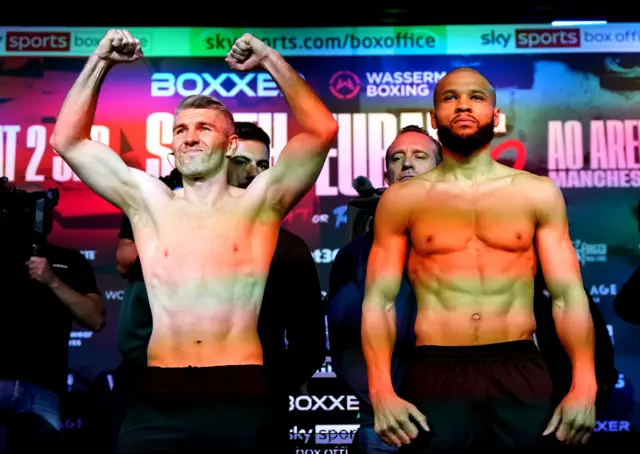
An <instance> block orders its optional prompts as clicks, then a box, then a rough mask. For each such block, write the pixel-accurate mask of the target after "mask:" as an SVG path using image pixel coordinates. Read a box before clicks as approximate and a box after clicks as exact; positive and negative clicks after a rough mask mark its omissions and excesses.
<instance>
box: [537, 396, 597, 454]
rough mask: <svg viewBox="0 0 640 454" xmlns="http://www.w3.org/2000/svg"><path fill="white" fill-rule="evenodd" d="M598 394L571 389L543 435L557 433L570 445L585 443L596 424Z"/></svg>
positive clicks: (557, 435)
mask: <svg viewBox="0 0 640 454" xmlns="http://www.w3.org/2000/svg"><path fill="white" fill-rule="evenodd" d="M595 401H596V396H595V393H592V392H582V391H578V390H575V391H574V390H572V391H569V394H567V395H566V396H565V398H564V399H562V402H560V405H558V408H556V411H555V412H553V416H552V417H551V421H549V424H547V428H546V429H545V431H544V432H543V433H542V435H549V434H551V433H553V432H555V433H556V438H557V439H558V440H560V441H563V442H565V443H566V444H568V445H577V444H579V443H582V444H585V443H586V442H587V441H588V440H589V438H590V437H591V433H592V432H593V428H594V427H595V425H596V405H595Z"/></svg>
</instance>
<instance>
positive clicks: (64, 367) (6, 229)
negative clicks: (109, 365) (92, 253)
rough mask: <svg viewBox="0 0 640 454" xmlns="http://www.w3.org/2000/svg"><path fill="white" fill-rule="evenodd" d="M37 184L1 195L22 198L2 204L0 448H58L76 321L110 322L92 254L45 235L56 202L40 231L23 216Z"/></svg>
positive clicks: (95, 326) (10, 451)
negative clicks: (0, 436)
mask: <svg viewBox="0 0 640 454" xmlns="http://www.w3.org/2000/svg"><path fill="white" fill-rule="evenodd" d="M33 189H35V191H37V192H40V191H38V190H39V189H40V188H38V189H36V188H33V187H31V188H25V189H24V191H25V192H30V194H25V193H19V192H12V193H10V194H3V195H2V196H3V197H2V201H3V202H6V203H7V204H13V203H14V202H16V205H20V209H17V210H14V208H16V206H0V209H2V211H3V222H2V224H1V225H0V235H1V237H2V238H3V239H4V241H5V243H4V244H3V245H2V262H1V264H0V274H1V275H2V279H3V280H2V282H3V288H4V291H3V292H2V296H0V346H1V347H0V414H1V416H0V424H1V425H4V426H5V429H6V431H5V442H6V450H5V451H2V449H0V451H2V452H6V453H7V454H16V453H26V452H38V453H41V452H55V451H56V450H57V449H59V448H60V446H59V444H58V443H59V441H60V429H61V425H62V424H61V417H60V413H61V411H60V407H61V405H60V402H61V398H62V396H64V393H65V392H66V384H67V374H68V370H69V365H68V358H69V338H70V334H71V328H72V325H73V322H74V321H76V322H78V323H80V324H81V325H83V326H84V327H86V328H87V329H89V330H91V331H92V332H99V331H101V330H102V328H103V327H104V324H105V316H104V310H103V307H102V301H101V298H100V291H99V290H98V287H97V285H96V280H95V276H94V274H93V270H92V268H91V265H90V264H89V262H88V261H87V259H86V258H85V257H84V256H83V255H82V254H81V253H80V252H78V251H76V250H72V249H68V248H65V247H60V246H56V245H54V244H52V243H50V242H49V241H48V240H47V236H48V234H49V233H50V232H51V229H52V220H51V212H52V211H53V207H51V212H47V211H48V210H45V213H44V214H43V217H44V219H45V221H44V224H45V225H44V229H43V230H41V231H39V232H36V231H35V229H34V219H25V218H23V215H24V214H25V213H27V212H31V211H30V210H26V209H22V208H27V207H24V205H22V204H20V203H19V202H17V201H18V200H19V201H21V202H24V201H25V200H27V199H28V198H27V197H21V196H27V195H28V196H30V197H34V196H35V194H34V192H35V191H33ZM2 190H4V188H2ZM12 197H16V199H14V200H11V198H12ZM32 200H33V199H32ZM33 203H35V200H34V202H33ZM36 222H37V221H36Z"/></svg>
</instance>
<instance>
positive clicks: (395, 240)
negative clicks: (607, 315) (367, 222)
mask: <svg viewBox="0 0 640 454" xmlns="http://www.w3.org/2000/svg"><path fill="white" fill-rule="evenodd" d="M495 96H496V95H495V90H494V88H493V86H492V85H491V84H490V83H489V82H488V81H487V80H486V79H485V78H484V77H483V76H482V75H481V74H480V73H479V72H477V71H476V70H473V69H470V68H458V69H456V70H454V71H451V72H450V73H449V74H447V76H446V77H444V78H443V79H442V80H441V81H440V82H439V83H438V85H437V87H436V89H435V92H434V107H435V109H434V111H432V114H431V121H432V126H433V127H434V128H437V130H438V137H439V139H440V141H441V143H442V145H443V158H444V159H443V162H442V164H440V165H439V166H438V167H436V168H435V169H434V170H432V171H430V172H428V173H426V174H424V175H422V176H418V177H415V178H412V179H411V180H408V181H406V182H401V183H399V184H395V185H393V186H391V187H390V188H389V189H387V190H386V191H385V193H384V194H383V196H382V198H381V200H380V202H379V204H378V209H377V212H376V217H375V230H374V231H375V239H374V244H373V247H372V249H371V254H370V256H369V263H368V269H367V289H366V297H365V302H364V305H363V320H362V337H363V351H364V354H365V358H366V362H367V370H368V377H369V386H370V396H371V401H372V404H373V408H374V413H375V426H376V432H377V433H378V434H379V435H380V436H381V437H382V438H383V439H384V440H385V441H386V442H387V443H389V444H395V445H397V446H401V445H402V446H403V448H404V449H405V450H406V451H410V452H429V453H431V452H464V451H466V450H467V449H475V448H478V447H480V448H491V449H492V452H504V451H507V452H508V451H511V452H528V451H529V450H532V449H534V447H535V445H536V444H537V443H538V442H539V441H540V439H541V436H542V434H543V432H544V433H545V434H550V433H552V432H555V433H556V437H557V438H558V439H559V440H563V441H565V442H566V443H570V444H573V443H579V442H586V439H587V438H588V437H589V435H590V433H591V429H592V428H593V426H594V425H595V410H594V402H595V396H596V381H595V374H594V364H593V361H594V358H593V356H594V352H593V348H594V347H593V342H594V341H593V338H594V336H593V322H592V319H591V315H590V312H589V305H588V300H587V296H586V294H585V291H584V287H583V284H582V277H581V274H580V266H579V263H578V260H577V257H576V254H575V251H574V249H573V245H572V243H571V240H570V238H569V232H568V225H567V215H566V208H565V204H564V199H563V197H562V194H561V192H560V190H559V189H558V188H557V187H556V186H555V185H554V183H553V182H552V181H551V180H549V179H548V178H545V177H539V176H535V175H533V174H530V173H528V172H524V171H517V170H514V169H512V168H509V167H506V166H503V165H501V164H498V163H497V162H495V161H494V160H493V159H492V158H491V148H490V144H491V140H492V138H493V129H494V127H495V126H497V125H498V121H499V109H498V108H496V107H495V105H496V104H495V102H496V98H495ZM536 251H537V254H536ZM537 259H539V260H540V264H541V266H542V270H543V274H544V277H545V279H546V282H547V285H548V289H549V292H550V293H551V296H552V298H553V303H554V309H553V316H554V321H555V325H556V330H557V332H558V335H559V337H560V339H561V341H562V343H563V345H564V347H565V349H566V350H567V353H568V355H569V356H570V358H571V361H572V365H573V383H572V388H571V391H570V392H569V393H568V394H567V396H566V397H565V399H564V400H563V401H562V403H561V404H560V405H559V406H558V408H557V409H556V411H555V413H554V412H553V408H551V392H552V389H551V382H550V379H549V376H548V373H547V371H546V368H545V365H544V363H543V361H542V358H541V357H540V354H539V352H538V350H537V349H536V347H535V344H534V343H533V341H532V339H533V334H534V332H535V329H536V325H535V319H534V313H533V290H534V287H533V285H534V275H535V272H536V260H537ZM405 263H406V266H407V272H408V276H409V280H410V281H411V284H412V286H413V288H414V291H415V293H416V298H417V305H418V313H417V319H416V324H415V334H416V346H417V347H416V351H415V356H414V358H413V359H412V362H411V364H410V366H409V370H408V371H407V374H406V376H405V381H404V385H403V387H402V391H401V392H400V393H399V394H400V396H401V397H398V395H396V393H395V392H394V390H393V386H392V383H391V378H390V371H389V365H390V358H391V352H392V349H393V344H394V340H395V333H394V332H393V327H394V326H395V325H394V324H393V323H390V321H391V320H393V319H394V318H395V310H394V307H393V304H394V301H395V299H396V295H397V292H398V289H399V287H400V282H401V279H402V273H403V269H404V267H405ZM404 399H406V400H404ZM552 415H553V417H552ZM547 423H548V424H547ZM545 424H547V426H546V428H545Z"/></svg>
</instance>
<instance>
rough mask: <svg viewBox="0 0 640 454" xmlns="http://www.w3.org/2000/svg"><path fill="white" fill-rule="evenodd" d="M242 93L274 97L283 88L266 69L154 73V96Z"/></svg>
mask: <svg viewBox="0 0 640 454" xmlns="http://www.w3.org/2000/svg"><path fill="white" fill-rule="evenodd" d="M239 93H242V94H244V95H245V96H248V97H251V98H254V97H267V98H273V97H276V96H280V90H278V86H277V85H276V83H275V82H274V81H273V79H272V78H271V76H270V75H269V74H266V73H259V74H256V73H249V74H245V75H241V74H237V73H222V74H218V75H213V74H209V73H193V72H188V73H182V74H180V75H178V76H177V77H176V76H175V75H173V74H172V73H155V74H153V75H152V76H151V96H152V97H171V96H174V95H175V94H178V95H180V96H183V97H187V96H191V95H208V96H217V97H223V98H233V97H235V96H236V95H238V94H239Z"/></svg>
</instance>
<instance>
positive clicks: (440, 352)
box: [414, 340, 540, 361]
mask: <svg viewBox="0 0 640 454" xmlns="http://www.w3.org/2000/svg"><path fill="white" fill-rule="evenodd" d="M539 354H540V352H539V350H538V347H536V344H535V343H534V342H533V341H531V340H518V341H512V342H500V343H498V344H486V345H472V346H466V345H465V346H455V347H449V346H446V347H445V346H442V345H420V346H417V347H416V349H415V353H414V357H415V358H416V359H421V360H435V361H438V360H444V361H494V360H508V359H515V358H523V357H532V356H538V355H539Z"/></svg>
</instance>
